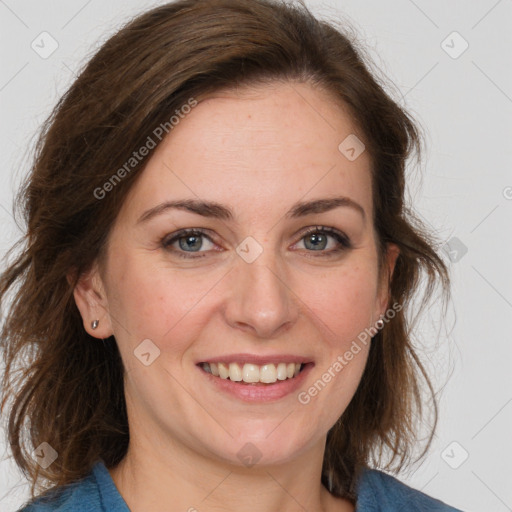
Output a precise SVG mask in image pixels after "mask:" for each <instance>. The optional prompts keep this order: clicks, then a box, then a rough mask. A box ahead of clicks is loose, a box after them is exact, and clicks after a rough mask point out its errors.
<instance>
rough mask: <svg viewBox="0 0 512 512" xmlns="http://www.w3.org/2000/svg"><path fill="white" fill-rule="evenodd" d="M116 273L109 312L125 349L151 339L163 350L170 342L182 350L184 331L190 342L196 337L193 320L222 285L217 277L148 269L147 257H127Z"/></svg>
mask: <svg viewBox="0 0 512 512" xmlns="http://www.w3.org/2000/svg"><path fill="white" fill-rule="evenodd" d="M112 269H113V270H112V272H111V275H110V282H111V284H112V286H111V287H110V290H111V293H109V309H110V313H111V316H112V317H113V321H114V324H115V325H117V329H115V331H116V332H115V334H116V338H117V337H118V336H117V335H119V337H120V341H121V343H122V344H124V345H126V342H127V338H129V340H130V341H129V344H130V346H132V345H137V344H138V343H140V342H141V341H142V340H143V339H146V338H149V339H151V340H152V341H154V342H155V343H156V344H157V346H159V347H161V348H162V349H163V348H164V344H165V343H168V341H169V340H173V348H178V347H177V345H178V344H179V341H180V339H182V332H183V330H185V331H186V332H187V333H188V335H187V336H186V338H190V337H192V335H193V332H192V330H193V325H191V323H196V324H198V322H197V321H195V322H191V319H192V318H194V313H196V314H197V312H199V311H201V307H200V303H201V300H203V299H204V297H205V296H206V295H207V294H208V292H209V291H210V290H211V288H212V287H213V285H214V284H215V282H216V281H218V277H216V276H207V275H204V276H202V277H200V278H198V277H197V275H193V273H192V272H191V273H187V272H186V271H185V272H184V271H181V272H180V271H176V270H170V269H169V268H167V267H165V265H163V266H162V267H158V266H155V265H148V261H147V258H144V257H143V256H139V257H137V256H132V257H129V256H125V257H123V258H122V259H119V260H118V261H117V262H116V265H115V267H112ZM196 320H197V319H196ZM166 340H167V341H166Z"/></svg>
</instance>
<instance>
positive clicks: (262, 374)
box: [199, 362, 305, 384]
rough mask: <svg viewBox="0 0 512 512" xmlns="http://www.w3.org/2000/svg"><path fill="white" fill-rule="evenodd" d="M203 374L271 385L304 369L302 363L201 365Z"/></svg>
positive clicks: (292, 376)
mask: <svg viewBox="0 0 512 512" xmlns="http://www.w3.org/2000/svg"><path fill="white" fill-rule="evenodd" d="M199 366H200V367H201V368H202V369H203V370H204V371H205V372H207V373H210V374H212V375H213V376H214V377H219V378H221V379H224V380H227V379H229V380H231V381H233V382H243V383H245V384H273V383H275V382H277V381H284V380H287V379H293V378H294V377H296V376H297V375H299V373H300V372H301V370H302V369H303V368H304V366H305V365H304V364H302V363H293V362H290V363H277V364H274V363H267V364H263V365H257V364H251V363H241V362H240V363H221V362H218V363H201V364H200V365H199Z"/></svg>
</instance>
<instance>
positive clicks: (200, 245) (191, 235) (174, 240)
mask: <svg viewBox="0 0 512 512" xmlns="http://www.w3.org/2000/svg"><path fill="white" fill-rule="evenodd" d="M329 239H334V240H335V243H334V248H331V249H330V250H325V249H326V248H327V246H328V244H329ZM204 240H207V241H208V243H210V244H212V245H215V244H214V242H213V241H212V239H211V238H210V237H209V236H208V235H207V234H206V232H205V231H203V230H201V229H182V230H180V231H178V232H177V233H174V234H172V235H171V236H170V237H169V236H166V237H165V238H164V239H162V241H161V245H162V247H163V248H164V249H165V250H167V251H169V252H172V253H175V254H177V255H178V256H179V257H181V258H188V259H197V258H204V257H205V256H207V254H208V252H210V250H201V249H204ZM302 240H305V242H304V245H305V247H306V249H305V250H306V251H307V252H317V253H319V254H315V255H313V256H315V257H317V256H323V257H329V256H332V255H334V254H337V253H340V252H342V251H344V250H347V249H350V248H351V247H352V244H351V242H350V239H349V238H348V237H347V236H345V235H344V234H343V233H341V232H340V231H338V230H336V229H333V228H327V227H323V226H315V227H313V228H309V229H308V231H306V232H305V233H303V234H302V237H301V239H300V241H302ZM175 244H178V247H175ZM213 250H215V249H213ZM192 253H203V254H200V255H197V256H193V255H192Z"/></svg>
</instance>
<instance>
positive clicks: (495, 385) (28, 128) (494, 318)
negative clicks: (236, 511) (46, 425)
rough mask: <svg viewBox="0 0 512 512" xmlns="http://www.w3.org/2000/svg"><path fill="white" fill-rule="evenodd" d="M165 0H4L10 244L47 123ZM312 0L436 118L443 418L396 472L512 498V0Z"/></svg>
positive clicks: (17, 486)
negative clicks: (448, 290)
mask: <svg viewBox="0 0 512 512" xmlns="http://www.w3.org/2000/svg"><path fill="white" fill-rule="evenodd" d="M161 3H163V2H149V1H142V0H110V1H109V2H100V1H98V0H89V1H86V0H67V1H64V0H60V1H58V0H51V1H50V0H47V1H44V0H37V1H36V0H0V38H1V46H0V55H1V63H2V65H1V69H0V108H1V117H0V119H1V124H0V130H1V132H0V148H1V152H0V154H1V156H2V158H1V168H0V169H1V170H0V173H1V182H2V185H3V186H2V187H1V190H0V229H1V236H0V250H1V252H2V254H3V253H4V251H5V250H6V249H7V247H8V246H9V245H10V243H11V242H12V241H14V239H15V238H16V237H17V236H18V235H19V231H18V228H17V227H16V226H15V224H14V222H13V219H12V217H11V212H12V199H13V191H14V190H16V188H17V185H18V183H19V181H20V179H21V177H22V176H23V175H24V174H25V173H26V171H27V169H28V166H29V159H28V157H27V149H28V148H29V147H31V146H30V145H31V143H32V142H33V136H34V134H35V133H36V131H37V129H38V127H39V126H40V124H41V122H42V121H43V120H44V119H45V117H46V116H47V115H48V114H49V112H50V110H51V108H52V107H53V105H54V104H55V103H56V101H57V99H58V98H59V97H60V96H61V95H62V94H63V93H64V91H65V90H66V89H67V87H68V86H69V85H70V84H71V82H72V81H73V79H74V76H75V72H76V71H77V70H78V69H79V68H80V67H81V66H82V65H83V64H84V63H85V62H86V61H87V59H88V57H89V56H90V55H91V53H92V51H93V50H94V49H95V48H97V47H98V45H100V44H101V43H102V41H104V40H105V38H106V37H108V36H109V35H111V34H112V33H113V32H114V31H115V30H116V29H117V28H119V27H120V26H121V25H122V24H123V23H124V22H125V21H127V19H128V18H129V17H131V16H133V15H135V14H137V13H138V12H140V11H142V10H144V9H146V8H148V7H151V6H154V5H159V4H161ZM307 5H308V6H310V7H311V8H312V10H313V11H314V12H315V13H317V14H319V15H320V16H322V17H327V18H329V19H338V20H340V19H344V20H347V21H348V22H349V23H350V24H351V25H352V26H353V27H355V29H356V31H357V34H358V36H359V37H360V39H361V40H362V42H363V44H364V45H365V46H366V47H367V48H368V53H369V55H370V56H371V57H372V58H373V59H374V60H375V62H376V64H377V66H378V68H380V69H381V70H382V72H383V73H384V74H385V75H386V76H387V77H388V79H389V80H391V81H392V83H393V84H394V86H393V87H392V88H391V89H390V93H391V94H392V95H393V97H394V98H395V99H396V100H397V101H399V102H400V103H402V104H403V105H404V106H405V107H406V108H408V109H409V110H410V111H411V112H412V114H413V115H414V116H415V117H416V118H417V119H418V120H419V121H420V123H421V124H422V126H423V127H424V128H425V130H426V132H427V144H428V151H427V153H426V160H425V162H424V164H423V166H422V174H419V173H418V172H416V171H415V172H414V174H412V173H411V178H410V181H409V187H410V188H409V196H410V201H411V203H412V204H413V205H414V207H415V208H416V209H417V211H418V212H419V214H420V216H421V217H422V219H423V220H424V221H425V222H426V223H427V224H428V225H429V226H431V228H432V229H433V230H435V232H436V233H437V235H438V237H439V239H440V240H441V241H443V243H445V244H446V245H445V246H444V249H446V252H445V251H443V254H444V255H445V259H446V261H448V262H449V265H450V268H451V273H452V279H453V300H452V302H451V303H450V307H449V311H448V315H447V316H446V318H445V320H446V321H445V322H444V324H442V325H440V324H439V317H438V316H436V315H438V313H439V311H437V310H436V305H434V307H432V308H431V309H430V310H429V311H426V312H425V313H426V314H425V316H424V318H423V320H422V322H420V323H419V324H418V330H417V338H418V344H420V345H421V346H423V349H424V350H423V353H424V360H425V363H426V365H427V367H428V368H429V370H430V371H431V373H432V375H433V379H434V381H435V383H436V387H437V388H438V389H439V390H442V392H441V394H440V395H439V399H440V405H441V418H440V423H439V428H438V431H437V435H436V437H435V439H434V443H433V445H432V448H431V450H430V452H429V454H428V456H427V458H426V459H425V461H424V462H423V464H421V465H415V466H413V467H412V468H410V470H409V471H404V472H402V473H400V474H399V478H400V479H401V480H403V481H404V482H406V483H407V484H409V485H411V486H414V487H416V488H419V489H422V490H423V491H424V492H426V493H428V494H431V495H433V496H436V497H438V498H440V499H442V500H443V501H446V502H447V503H449V504H451V505H453V506H456V507H458V508H461V509H463V510H465V511H482V512H489V511H495V512H504V511H507V510H512V486H511V485H510V484H511V483H512V470H511V467H510V460H511V459H512V441H511V436H512V434H511V433H512V386H511V377H510V375H511V371H510V366H511V360H512V357H511V356H512V348H511V343H510V341H511V335H510V328H509V326H508V320H507V319H510V318H511V316H512V315H511V313H512V272H511V270H510V262H511V261H512V243H511V236H510V235H511V225H512V222H511V221H512V172H511V165H510V164H511V146H512V144H511V143H510V140H511V135H512V127H511V125H512V123H511V119H512V118H511V114H512V72H511V59H510V56H511V50H512V44H511V43H512V37H511V33H512V30H511V27H512V23H511V22H512V1H510V0H500V1H496V0H484V1H479V2H477V1H473V2H468V1H466V2H464V1H452V2H446V1H441V0H435V1H430V2H427V1H426V0H416V1H413V0H392V1H387V2H378V1H377V0H372V1H370V0H346V1H340V0H330V1H329V2H327V1H324V2H319V1H313V0H309V1H307ZM44 31H46V32H48V33H49V34H51V37H52V38H53V39H55V41H57V43H58V48H57V49H56V50H55V52H54V53H53V54H52V55H50V56H48V57H47V58H42V56H41V55H40V54H38V53H37V52H36V51H35V50H33V49H32V47H31V43H32V42H33V41H35V43H34V46H35V45H38V46H36V48H38V51H39V52H40V53H41V52H43V51H49V50H50V49H51V40H50V39H49V38H48V36H40V34H41V33H42V32H44ZM454 31H456V32H458V33H459V34H460V36H459V35H456V34H455V35H453V34H452V33H453V32H454ZM42 38H46V39H44V40H43V39H42ZM443 41H444V43H443ZM465 41H466V42H467V44H468V45H469V47H468V48H467V50H466V51H464V52H463V53H461V52H462V50H463V49H464V47H465V45H466V43H465ZM449 53H451V55H449ZM420 176H423V177H422V178H421V179H420ZM466 250H467V252H465V251H466ZM2 433H3V432H2ZM0 450H1V453H2V458H1V460H0V509H1V510H2V511H5V512H9V511H14V510H16V508H17V506H18V505H20V504H21V503H22V502H23V501H24V500H25V498H26V497H27V496H28V494H27V492H28V491H27V489H28V488H27V484H25V483H24V481H23V478H22V477H21V474H20V473H19V471H18V470H17V469H16V467H15V466H14V464H13V462H12V461H11V460H10V459H9V458H8V455H9V453H8V451H7V449H6V445H5V440H4V439H2V440H1V442H0ZM465 457H467V459H466V460H464V459H465Z"/></svg>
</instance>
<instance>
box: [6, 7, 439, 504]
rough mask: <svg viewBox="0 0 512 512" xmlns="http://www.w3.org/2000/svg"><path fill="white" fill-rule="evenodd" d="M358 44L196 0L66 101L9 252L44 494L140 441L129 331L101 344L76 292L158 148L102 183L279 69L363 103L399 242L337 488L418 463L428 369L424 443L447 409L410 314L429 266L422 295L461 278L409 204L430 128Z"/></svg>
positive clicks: (26, 422)
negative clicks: (410, 184)
mask: <svg viewBox="0 0 512 512" xmlns="http://www.w3.org/2000/svg"><path fill="white" fill-rule="evenodd" d="M356 48H357V47H356V43H354V42H353V41H350V38H349V37H348V36H347V35H344V34H343V32H342V31H340V29H338V28H336V27H334V26H333V25H332V24H329V23H327V22H325V21H319V20H317V19H315V18H314V17H313V15H312V14H311V13H310V12H309V11H308V9H307V8H306V7H305V6H304V5H303V4H296V5H290V4H287V3H285V2H283V1H272V0H249V1H244V0H181V1H178V2H174V3H169V4H166V5H163V6H161V7H158V8H155V9H153V10H151V11H149V12H146V13H144V14H142V15H141V16H140V17H138V18H136V19H135V20H133V21H131V22H130V23H129V24H128V25H126V26H125V27H124V28H123V29H121V30H120V31H119V32H118V33H116V34H115V35H114V36H113V37H111V38H110V39H109V40H108V41H107V42H106V43H105V44H104V45H103V46H102V47H101V48H100V49H99V51H98V52H97V53H96V55H95V56H94V57H93V58H92V59H91V60H90V62H89V63H88V64H87V65H86V67H85V68H84V69H83V71H82V72H81V73H80V75H79V77H78V78H77V79H76V81H75V82H74V83H73V85H72V86H71V88H70V89H69V90H68V91H67V93H66V94H65V95H64V96H63V97H62V99H61V100H60V101H59V103H58V104H57V106H56V107H55V109H54V111H53V113H52V114H51V116H50V117H49V118H48V120H47V121H46V122H45V124H44V126H43V129H42V131H41V135H40V138H39V140H38V142H37V145H36V154H35V161H34V165H33V168H32V170H31V172H30V175H29V176H28V178H27V181H26V183H25V185H24V187H23V189H22V190H21V191H20V194H19V196H18V198H17V205H18V207H20V206H21V207H22V211H23V215H24V219H25V221H26V224H27V231H26V235H25V236H24V238H23V239H22V240H20V242H19V247H21V250H20V251H19V253H18V254H16V255H13V254H14V249H15V248H13V250H12V252H10V253H9V254H10V255H13V256H12V261H10V262H9V265H8V267H7V269H6V270H5V271H4V272H3V274H2V275H1V277H0V299H1V301H2V306H3V308H5V309H7V313H6V314H5V322H4V325H3V330H2V338H1V344H2V350H3V352H4V360H5V363H6V371H5V374H4V377H3V384H4V393H3V395H4V396H3V400H2V411H3V410H4V407H5V406H6V404H7V403H8V399H9V398H11V399H12V400H11V401H12V403H10V405H9V412H8V425H7V432H8V439H9V442H10V446H11V449H12V452H13V456H14V460H15V462H16V463H17V464H18V465H19V467H20V468H21V469H22V470H23V472H24V474H25V475H26V476H27V478H29V479H30V480H31V481H32V496H34V489H35V486H36V483H37V482H39V480H40V479H45V480H47V481H49V482H50V483H51V484H52V485H53V486H61V485H65V484H67V483H70V482H72V481H74V480H77V479H79V478H81V477H83V476H85V475H86V474H87V473H88V472H89V471H90V470H91V468H92V466H93V464H94V463H95V462H96V461H97V460H98V459H100V458H101V459H103V461H104V462H105V464H106V466H107V467H108V468H111V467H114V466H116V465H117V464H118V463H119V462H120V460H121V459H122V458H123V457H124V455H125V453H126V450H127V447H128V442H129V429H128V421H127V414H126V405H125V400H124V392H123V365H122V361H121V357H120V354H119V351H118V348H117V345H116V342H115V340H114V339H113V337H112V338H111V339H108V340H104V342H103V343H102V342H101V341H98V340H96V339H95V338H92V337H91V336H89V335H88V334H87V332H86V331H85V330H84V329H83V323H82V318H81V316H80V314H79V311H78V309H77V307H76V305H75V302H74V298H73V288H74V286H75V284H76V282H77V280H78V277H79V276H80V275H81V274H82V273H84V272H85V271H86V270H88V269H89V268H90V267H91V265H92V264H93V262H94V261H95V260H97V259H98V258H99V257H100V256H101V254H102V251H103V250H104V248H105V245H106V241H107V239H108V235H109V231H110V229H111V227H112V225H113V221H114V220H115V218H116V215H117V213H118V211H119V209H120V206H121V205H122V203H123V199H124V197H125V196H126V194H127V192H128V191H129V190H130V187H131V186H132V185H133V183H134V181H135V179H136V177H137V176H139V175H140V173H141V172H142V171H143V169H144V165H145V163H146V162H147V160H148V158H146V159H145V160H144V161H142V162H141V163H139V164H138V165H136V166H134V168H133V169H130V172H127V173H123V179H120V180H118V181H116V182H115V186H112V187H109V192H108V194H105V196H104V197H103V198H100V199H99V198H98V197H97V194H95V193H94V191H95V190H97V189H98V187H102V186H103V184H105V183H107V182H109V180H111V179H112V176H113V174H114V173H115V172H116V170H118V169H120V168H122V167H123V165H125V164H126V162H127V161H128V160H129V159H130V157H131V156H132V153H133V151H134V150H136V149H138V148H140V147H142V146H143V145H144V144H145V143H146V141H147V138H148V136H151V134H152V133H154V130H155V128H156V127H158V126H161V125H163V124H164V123H166V122H167V123H168V121H169V118H170V116H171V115H172V114H173V113H174V112H175V111H176V110H177V109H179V108H180V107H181V106H182V105H185V104H187V102H189V100H190V98H198V97H200V96H205V95H207V94H208V93H211V92H214V91H218V90H220V89H223V88H228V89H229V88H236V87H239V86H244V85H245V86H251V85H255V84H258V83H261V84H265V83H271V82H272V81H275V80H279V81H287V82H290V83H291V81H296V82H297V81H298V82H308V83H310V84H312V85H314V86H318V87H322V88H323V89H325V90H327V91H329V92H330V93H331V95H332V97H333V100H336V101H339V102H341V104H343V105H344V106H345V107H346V108H347V109H348V111H349V112H350V113H351V115H352V116H353V119H354V121H355V122H356V123H357V126H358V127H359V128H360V130H361V133H362V135H363V137H364V143H365V145H366V149H367V150H368V151H369V152H370V155H371V157H372V162H373V166H372V189H373V201H374V219H373V221H374V226H375V230H376V234H377V239H378V252H379V261H380V262H381V263H382V261H383V259H382V256H383V254H384V252H385V249H386V244H387V243H389V242H392V243H394V244H396V245H398V247H399V248H400V255H399V257H398V259H397V262H396V266H395V270H394V274H393V276H392V279H391V281H390V296H389V300H390V303H393V302H396V303H398V304H400V305H401V306H402V309H401V310H400V311H397V312H396V315H395V317H394V319H393V320H392V321H390V322H389V323H387V324H386V325H385V326H384V328H383V329H382V330H381V331H379V332H378V334H376V335H375V337H374V338H373V341H372V344H371V349H370V353H369V359H368V362H367V366H366V369H365V371H364V374H363V377H362V380H361V382H360V385H359V387H358V389H357V392H356V394H355V396H354V398H353V399H352V401H351V402H350V404H349V406H348V408H347V409H346V411H345V413H344V414H343V415H342V417H341V418H340V419H339V420H338V421H337V423H336V424H335V425H334V426H333V428H332V429H331V430H330V431H329V433H328V437H327V446H326V451H325V456H324V468H323V474H322V483H323V484H324V485H325V486H326V487H327V488H328V489H329V490H330V491H331V492H332V493H333V494H335V495H337V496H340V497H345V498H348V499H351V500H354V499H355V482H356V475H357V474H358V471H359V470H360V469H361V468H362V467H364V466H367V465H369V464H371V463H372V464H373V463H375V464H381V466H382V464H383V460H384V456H385V454H386V453H387V454H388V455H389V457H388V455H386V457H387V458H388V459H389V460H388V461H387V463H386V465H385V466H382V467H384V468H387V469H397V468H398V469H399V468H401V467H402V466H403V465H404V464H405V463H406V462H408V461H409V460H410V458H411V453H412V451H413V448H414V446H415V443H416V441H417V430H416V421H415V418H416V417H418V418H419V417H421V413H422V410H421V404H422V396H421V395H422V392H421V391H422V386H421V380H422V379H423V380H424V381H425V382H426V383H427V388H428V389H429V390H430V392H431V394H432V398H433V403H434V413H435V414H434V417H435V420H434V427H433V428H432V429H431V431H430V432H431V434H430V438H429V439H428V442H427V447H426V448H425V450H424V452H423V454H424V453H425V451H426V449H427V448H428V445H429V444H430V441H431V439H432V435H433V429H434V428H435V421H436V420H437V407H436V405H435V397H434V394H433V388H432V386H431V384H430V382H429V380H428V378H427V375H426V373H425V371H424V368H423V366H422V365H421V363H420V361H419V359H418V357H417V355H416V353H415V351H414V349H413V344H412V339H411V335H410V332H409V329H410V325H409V320H408V319H407V312H408V311H409V308H408V305H409V304H410V302H411V299H412V298H413V296H414V294H415V291H416V289H417V288H418V287H419V285H420V284H422V283H421V278H422V277H423V275H425V276H426V277H427V281H426V287H425V293H424V296H423V301H422V303H421V305H424V304H425V303H426V301H427V300H428V299H429V298H430V297H431V295H432V291H433V288H434V286H435V284H436V283H438V282H439V281H440V282H441V283H442V285H443V290H444V292H445V293H446V292H448V293H449V276H448V271H447V268H446V267H445V264H444V263H443V260H442V259H441V258H440V257H439V256H438V254H437V253H436V250H435V248H434V241H433V238H431V235H429V234H428V232H427V230H426V229H425V227H424V226H423V224H422V223H421V222H420V221H419V219H418V218H417V217H415V215H414V214H413V212H412V211H411V210H410V209H409V208H408V207H407V206H406V205H405V204H404V192H405V163H406V160H407V158H408V157H409V156H410V155H411V154H413V153H416V154H417V155H418V156H419V155H420V153H421V138H420V136H419V130H418V128H417V126H416V124H415V123H414V122H413V121H412V120H411V118H410V116H409V115H408V114H407V113H406V112H405V111H404V110H403V109H402V108H401V107H400V106H399V105H398V104H397V103H396V102H395V101H393V100H392V99H391V97H390V96H389V95H388V94H387V93H386V92H385V91H384V89H383V87H382V86H381V85H380V84H379V83H378V81H377V79H376V78H374V77H373V75H372V74H371V73H370V71H369V68H368V65H366V64H365V63H364V60H363V57H362V56H361V55H362V54H361V53H360V51H358V50H357V49H356ZM125 174H126V175H125ZM15 247H16V246H15ZM68 275H74V280H72V282H68V280H67V276H68ZM7 302H9V307H8V308H6V304H7ZM16 363H19V364H18V365H17V364H16ZM17 366H18V367H17ZM42 442H47V443H49V444H50V445H51V446H52V447H53V448H54V449H55V450H56V451H57V452H58V457H57V459H56V460H55V461H54V462H53V463H52V464H51V465H50V466H49V467H48V468H47V469H42V468H41V467H40V466H39V465H38V464H37V463H36V462H35V461H34V459H33V457H32V456H31V452H32V451H33V449H34V448H35V447H37V446H38V445H39V444H40V443H42ZM25 443H28V448H27V447H26V446H25ZM423 454H422V455H423ZM42 488H44V487H43V486H42Z"/></svg>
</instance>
